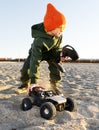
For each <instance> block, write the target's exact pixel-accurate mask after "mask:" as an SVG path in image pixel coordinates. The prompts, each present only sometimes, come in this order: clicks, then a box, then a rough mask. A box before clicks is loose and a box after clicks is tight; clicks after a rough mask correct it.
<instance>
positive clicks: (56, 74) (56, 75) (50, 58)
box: [20, 51, 61, 87]
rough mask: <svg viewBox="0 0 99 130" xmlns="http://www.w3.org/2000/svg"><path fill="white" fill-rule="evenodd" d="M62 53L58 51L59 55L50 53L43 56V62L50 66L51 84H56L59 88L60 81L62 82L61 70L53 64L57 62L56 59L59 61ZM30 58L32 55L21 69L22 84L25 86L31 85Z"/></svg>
mask: <svg viewBox="0 0 99 130" xmlns="http://www.w3.org/2000/svg"><path fill="white" fill-rule="evenodd" d="M59 55H60V52H58V51H57V53H55V51H54V54H53V52H52V51H51V52H48V53H45V54H43V59H42V61H43V60H45V61H47V63H48V64H49V70H50V82H51V84H54V86H58V84H59V82H60V80H61V74H60V71H59V69H58V68H57V67H56V66H55V65H54V64H53V62H56V59H59ZM30 58H31V54H29V56H28V57H27V59H26V60H25V62H24V64H23V67H22V69H21V78H20V79H21V82H22V85H24V86H27V87H28V86H29V85H30V79H29V73H30ZM37 75H38V78H39V72H38V74H37Z"/></svg>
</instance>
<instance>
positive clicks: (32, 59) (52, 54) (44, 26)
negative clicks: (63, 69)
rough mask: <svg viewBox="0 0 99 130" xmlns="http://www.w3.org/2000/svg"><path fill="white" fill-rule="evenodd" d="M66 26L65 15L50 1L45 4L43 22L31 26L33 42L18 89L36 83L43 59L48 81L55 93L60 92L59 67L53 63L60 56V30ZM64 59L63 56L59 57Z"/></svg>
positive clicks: (22, 70)
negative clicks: (47, 66)
mask: <svg viewBox="0 0 99 130" xmlns="http://www.w3.org/2000/svg"><path fill="white" fill-rule="evenodd" d="M65 26H66V18H65V16H64V15H63V14H62V13H61V12H59V11H58V10H57V9H56V8H55V7H54V6H53V5H52V4H51V3H49V4H48V5H47V11H46V14H45V16H44V22H43V23H39V24H36V25H34V26H32V28H31V29H32V37H33V38H34V41H33V44H32V45H31V48H30V50H29V56H28V57H27V59H26V61H25V63H24V65H23V67H22V69H21V81H22V85H21V86H20V87H19V89H22V88H27V87H31V86H32V85H33V84H37V79H38V78H39V72H40V71H39V69H40V63H41V61H43V60H45V61H47V63H48V64H49V70H50V83H51V86H52V87H53V89H54V90H55V92H56V93H58V94H59V93H60V91H59V90H58V88H57V87H58V85H59V82H60V80H61V75H60V71H59V69H58V68H57V67H56V66H55V64H53V62H60V61H57V59H59V57H60V53H61V51H62V47H61V42H62V31H63V30H64V29H65ZM61 60H62V61H64V58H61Z"/></svg>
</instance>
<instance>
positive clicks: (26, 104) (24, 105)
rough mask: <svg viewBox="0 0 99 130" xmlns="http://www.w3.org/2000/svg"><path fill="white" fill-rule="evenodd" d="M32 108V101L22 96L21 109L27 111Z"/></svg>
mask: <svg viewBox="0 0 99 130" xmlns="http://www.w3.org/2000/svg"><path fill="white" fill-rule="evenodd" d="M31 108H32V102H31V100H30V99H29V98H24V99H23V100H22V104H21V109H22V110H23V111H27V110H29V109H31Z"/></svg>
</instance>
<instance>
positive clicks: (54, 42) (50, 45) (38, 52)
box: [30, 23, 62, 83]
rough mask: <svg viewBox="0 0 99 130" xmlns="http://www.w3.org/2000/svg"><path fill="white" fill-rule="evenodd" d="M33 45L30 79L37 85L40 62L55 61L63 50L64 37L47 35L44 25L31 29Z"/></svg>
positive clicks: (37, 25)
mask: <svg viewBox="0 0 99 130" xmlns="http://www.w3.org/2000/svg"><path fill="white" fill-rule="evenodd" d="M31 32H32V38H34V41H33V44H32V45H31V49H30V79H31V83H36V79H37V78H38V71H39V66H40V62H41V61H42V60H46V61H55V60H56V59H57V58H59V55H60V52H61V50H62V47H61V45H60V44H61V42H62V36H60V37H58V38H56V37H55V36H51V35H49V34H47V33H46V31H45V30H44V25H43V23H40V24H36V25H34V26H32V27H31Z"/></svg>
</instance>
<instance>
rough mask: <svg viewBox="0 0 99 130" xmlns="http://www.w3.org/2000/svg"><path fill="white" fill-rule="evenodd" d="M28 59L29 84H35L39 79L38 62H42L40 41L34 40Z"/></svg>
mask: <svg viewBox="0 0 99 130" xmlns="http://www.w3.org/2000/svg"><path fill="white" fill-rule="evenodd" d="M31 48H32V50H31V58H30V80H31V81H30V83H36V82H37V79H38V78H39V69H40V62H41V60H42V48H43V46H42V44H41V43H40V39H36V40H34V43H33V44H32V47H31Z"/></svg>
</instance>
